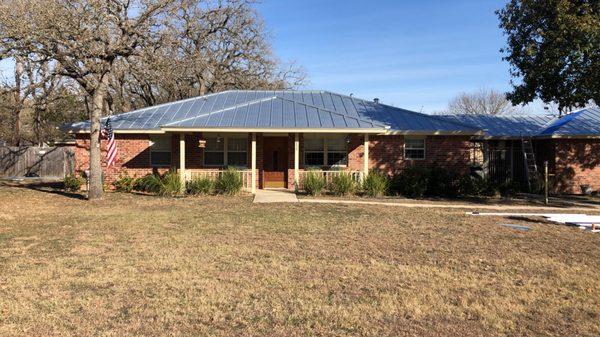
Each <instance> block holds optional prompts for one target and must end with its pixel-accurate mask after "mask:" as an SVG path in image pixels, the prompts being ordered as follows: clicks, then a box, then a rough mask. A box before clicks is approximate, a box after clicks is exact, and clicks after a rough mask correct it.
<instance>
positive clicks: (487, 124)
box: [440, 108, 600, 194]
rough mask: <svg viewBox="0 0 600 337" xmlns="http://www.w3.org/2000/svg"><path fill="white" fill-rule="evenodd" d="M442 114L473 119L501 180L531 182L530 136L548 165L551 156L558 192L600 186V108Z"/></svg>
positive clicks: (491, 173)
mask: <svg viewBox="0 0 600 337" xmlns="http://www.w3.org/2000/svg"><path fill="white" fill-rule="evenodd" d="M440 117H441V118H443V119H445V120H447V121H452V122H457V123H464V124H468V125H472V126H473V127H476V128H479V129H481V130H482V131H483V132H484V134H483V135H480V136H477V137H474V138H473V141H474V142H475V143H476V144H479V147H478V148H479V151H480V155H479V158H480V161H481V164H482V166H483V171H484V172H485V174H487V176H488V177H489V178H490V179H492V180H494V181H497V182H505V181H517V182H521V183H523V184H525V182H526V179H527V167H526V166H527V164H526V160H525V158H524V149H523V140H525V141H526V142H527V141H530V142H531V144H532V147H533V153H534V156H535V160H536V164H537V166H538V169H539V171H540V172H541V171H542V168H543V166H544V162H548V169H549V174H550V180H551V182H552V185H553V187H552V189H553V192H555V193H573V194H577V193H581V186H582V185H587V186H590V187H591V189H592V190H596V191H597V190H600V109H599V108H586V109H582V110H579V111H576V112H573V113H570V114H567V115H565V116H563V117H560V118H559V117H555V116H544V115H521V116H489V115H452V116H451V115H447V116H440Z"/></svg>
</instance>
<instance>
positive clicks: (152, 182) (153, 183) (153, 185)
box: [133, 174, 161, 193]
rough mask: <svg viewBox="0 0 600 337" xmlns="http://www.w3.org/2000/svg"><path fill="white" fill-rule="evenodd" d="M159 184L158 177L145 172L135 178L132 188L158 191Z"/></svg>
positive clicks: (148, 191)
mask: <svg viewBox="0 0 600 337" xmlns="http://www.w3.org/2000/svg"><path fill="white" fill-rule="evenodd" d="M160 185H161V181H160V177H158V176H156V175H154V174H147V175H145V176H143V177H141V178H138V179H136V180H135V182H134V183H133V189H134V190H135V191H140V192H147V193H158V192H159V191H160Z"/></svg>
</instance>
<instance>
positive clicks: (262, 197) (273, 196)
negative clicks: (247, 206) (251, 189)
mask: <svg viewBox="0 0 600 337" xmlns="http://www.w3.org/2000/svg"><path fill="white" fill-rule="evenodd" d="M254 202H255V203H269V202H298V198H297V197H296V193H294V192H293V191H288V190H286V189H276V190H257V191H256V194H255V195H254Z"/></svg>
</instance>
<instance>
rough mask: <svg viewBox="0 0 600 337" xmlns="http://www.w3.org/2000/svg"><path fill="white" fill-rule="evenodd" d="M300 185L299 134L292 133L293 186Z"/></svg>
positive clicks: (296, 187)
mask: <svg viewBox="0 0 600 337" xmlns="http://www.w3.org/2000/svg"><path fill="white" fill-rule="evenodd" d="M299 185H300V135H299V134H298V133H296V134H295V135H294V188H295V189H296V190H298V186H299Z"/></svg>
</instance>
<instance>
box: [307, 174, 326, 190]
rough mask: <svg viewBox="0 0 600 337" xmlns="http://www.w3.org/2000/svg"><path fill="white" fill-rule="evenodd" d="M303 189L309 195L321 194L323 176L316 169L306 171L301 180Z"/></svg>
mask: <svg viewBox="0 0 600 337" xmlns="http://www.w3.org/2000/svg"><path fill="white" fill-rule="evenodd" d="M302 185H303V186H304V190H305V191H306V193H308V194H309V195H321V194H322V193H323V190H324V189H325V185H327V183H326V182H325V177H323V175H322V174H321V173H320V172H318V171H308V172H307V173H306V176H305V177H304V181H302Z"/></svg>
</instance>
